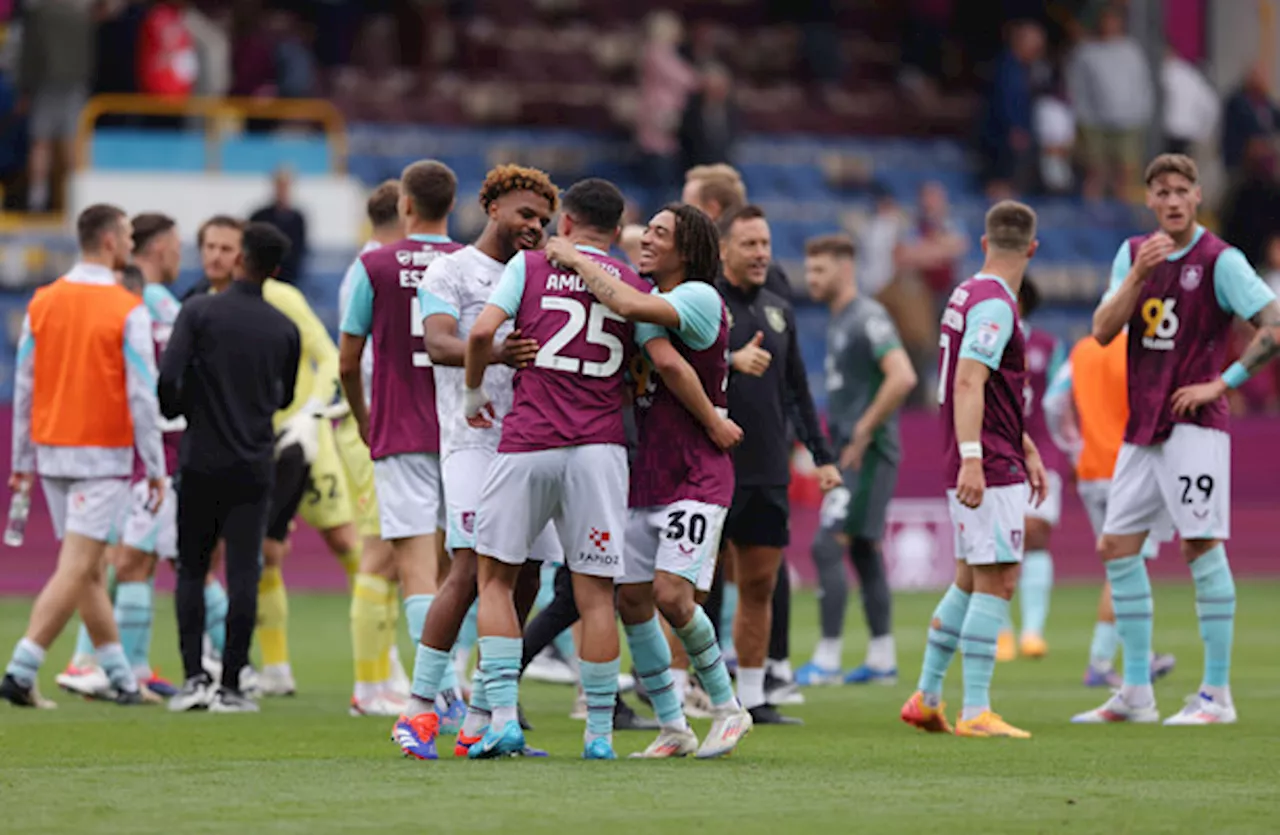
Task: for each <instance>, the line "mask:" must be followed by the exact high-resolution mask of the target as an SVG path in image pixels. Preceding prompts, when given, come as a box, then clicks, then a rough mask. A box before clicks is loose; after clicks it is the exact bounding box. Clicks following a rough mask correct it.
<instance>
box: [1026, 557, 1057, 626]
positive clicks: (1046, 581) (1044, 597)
mask: <svg viewBox="0 0 1280 835" xmlns="http://www.w3.org/2000/svg"><path fill="white" fill-rule="evenodd" d="M1052 591H1053V557H1052V556H1050V554H1049V552H1048V551H1028V552H1027V554H1026V556H1025V557H1023V558H1022V580H1021V581H1020V582H1019V583H1018V596H1019V598H1021V601H1020V602H1021V604H1022V634H1023V635H1044V624H1045V621H1046V620H1048V619H1049V595H1050V593H1051V592H1052Z"/></svg>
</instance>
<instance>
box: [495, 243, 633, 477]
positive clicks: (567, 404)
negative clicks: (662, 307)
mask: <svg viewBox="0 0 1280 835" xmlns="http://www.w3.org/2000/svg"><path fill="white" fill-rule="evenodd" d="M579 249H581V250H582V251H583V252H586V253H587V254H589V255H590V256H591V257H592V258H594V259H596V260H597V261H599V262H600V263H601V264H602V265H603V266H604V268H605V269H606V270H607V271H609V272H610V273H612V274H613V275H614V276H616V277H617V278H620V279H621V280H622V281H624V282H626V283H627V284H630V285H631V286H632V287H634V288H635V289H637V290H639V291H640V292H642V293H648V292H649V291H650V290H651V289H652V287H651V286H650V285H649V284H648V283H647V282H646V281H645V280H644V279H642V278H640V276H638V275H636V274H635V272H633V271H632V270H631V268H630V267H628V266H626V265H625V264H623V263H621V262H620V261H617V260H614V259H613V258H610V257H609V256H608V255H606V254H604V253H603V252H601V251H600V250H598V249H594V248H591V247H579ZM489 304H492V305H495V306H497V307H499V308H501V309H502V310H503V311H504V312H505V313H506V314H507V315H508V316H511V317H512V318H514V319H515V328H516V330H518V331H520V333H521V335H523V336H524V337H526V338H530V339H534V340H536V341H537V343H538V345H539V346H540V347H539V350H538V355H537V358H536V359H535V360H534V362H533V364H532V365H529V366H527V367H525V368H522V369H520V370H519V371H517V372H516V374H515V380H514V395H513V402H512V406H511V412H510V414H508V415H507V416H506V417H505V419H504V420H503V422H502V441H501V442H500V443H499V445H498V452H503V453H506V452H536V451H538V450H544V449H560V448H562V447H571V446H584V445H586V444H618V445H625V444H626V442H627V437H626V432H625V430H624V428H623V424H622V407H623V398H624V394H625V392H624V386H625V382H624V379H623V375H624V374H625V372H626V369H627V366H628V364H629V362H630V360H631V357H632V356H633V355H634V354H635V352H636V350H637V348H636V343H635V326H634V325H632V324H631V323H630V322H628V321H626V320H625V319H623V318H622V317H621V316H618V315H617V314H616V313H614V312H612V311H611V310H609V309H608V308H607V307H605V306H604V305H602V304H600V302H598V301H596V298H595V296H593V295H592V294H591V291H590V290H589V289H588V288H587V285H586V282H584V281H583V280H582V277H581V276H579V275H578V274H577V273H575V272H572V271H570V270H565V269H563V268H561V267H559V266H558V265H553V264H551V263H550V262H549V261H548V260H547V256H546V254H545V253H543V252H540V251H539V252H522V253H519V254H518V255H516V257H515V258H513V259H511V261H510V262H508V264H507V267H506V269H505V270H504V271H503V273H502V278H501V280H500V281H499V282H498V287H497V289H495V290H494V292H493V295H492V296H490V297H489Z"/></svg>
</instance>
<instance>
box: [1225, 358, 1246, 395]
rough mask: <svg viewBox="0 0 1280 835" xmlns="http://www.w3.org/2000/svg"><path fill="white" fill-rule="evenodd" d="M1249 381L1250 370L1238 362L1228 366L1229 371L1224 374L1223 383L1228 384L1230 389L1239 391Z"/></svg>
mask: <svg viewBox="0 0 1280 835" xmlns="http://www.w3.org/2000/svg"><path fill="white" fill-rule="evenodd" d="M1248 380H1249V369H1247V368H1245V367H1244V366H1243V365H1241V364H1240V363H1238V362H1233V363H1231V365H1229V366H1227V370H1226V371H1224V372H1222V382H1224V383H1226V384H1227V388H1229V389H1238V388H1240V387H1241V386H1243V385H1244V384H1245V383H1246V382H1248Z"/></svg>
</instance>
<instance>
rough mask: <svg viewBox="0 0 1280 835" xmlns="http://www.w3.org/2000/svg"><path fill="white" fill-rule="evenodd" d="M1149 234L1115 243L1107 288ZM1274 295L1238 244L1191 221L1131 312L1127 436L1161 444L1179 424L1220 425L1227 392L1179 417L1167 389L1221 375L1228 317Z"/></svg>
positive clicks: (1251, 310) (1248, 312) (1252, 310)
mask: <svg viewBox="0 0 1280 835" xmlns="http://www.w3.org/2000/svg"><path fill="white" fill-rule="evenodd" d="M1149 237H1151V236H1150V235H1139V236H1137V237H1134V238H1130V239H1129V240H1127V241H1125V242H1124V243H1123V244H1122V245H1121V246H1120V252H1119V253H1117V254H1116V259H1115V262H1114V263H1113V264H1112V265H1111V287H1112V290H1114V289H1115V288H1117V287H1118V286H1119V284H1120V283H1121V282H1123V281H1124V278H1125V275H1127V274H1128V272H1129V269H1130V266H1131V265H1132V264H1133V262H1134V260H1136V258H1137V255H1138V249H1139V247H1141V246H1142V244H1143V242H1144V241H1146V240H1147V238H1149ZM1117 276H1118V277H1119V281H1117ZM1274 298H1275V296H1274V294H1272V292H1271V290H1270V289H1268V288H1267V285H1266V284H1265V283H1264V282H1263V281H1262V279H1261V278H1259V277H1258V274H1257V273H1256V272H1254V271H1253V268H1252V267H1250V266H1249V262H1248V261H1247V260H1246V259H1245V257H1244V255H1243V254H1242V253H1241V252H1240V250H1238V249H1234V248H1233V247H1231V246H1229V245H1228V244H1227V243H1226V242H1225V241H1223V240H1222V239H1221V238H1219V237H1218V236H1217V235H1214V234H1213V233H1212V232H1208V231H1206V230H1205V229H1204V228H1202V227H1197V228H1196V233H1195V237H1194V238H1192V241H1191V243H1190V245H1188V246H1187V247H1185V248H1184V249H1182V250H1180V251H1178V252H1175V253H1173V254H1172V255H1171V256H1169V258H1167V259H1166V260H1165V261H1164V262H1162V263H1161V264H1160V265H1159V266H1158V267H1156V268H1155V269H1154V270H1152V271H1151V275H1150V276H1148V277H1147V280H1146V282H1144V283H1143V285H1142V292H1141V293H1140V295H1139V296H1138V303H1137V304H1136V305H1134V308H1133V315H1132V316H1131V317H1130V318H1129V423H1128V426H1126V427H1125V433H1124V440H1125V442H1126V443H1130V444H1137V445H1139V446H1149V445H1151V444H1159V443H1163V442H1164V441H1165V440H1167V439H1168V437H1169V435H1170V434H1171V433H1172V432H1173V427H1174V424H1177V423H1194V424H1198V425H1200V426H1204V427H1206V428H1209V429H1220V430H1223V431H1225V430H1226V428H1227V401H1226V398H1220V399H1219V400H1217V401H1215V402H1213V403H1207V404H1205V405H1204V406H1202V407H1201V408H1200V409H1199V410H1198V411H1197V412H1196V413H1195V414H1192V415H1188V416H1186V417H1179V416H1177V415H1175V414H1174V413H1173V409H1172V408H1171V401H1172V398H1173V393H1174V392H1175V391H1177V390H1178V389H1180V388H1182V387H1183V386H1189V385H1194V384H1195V383H1207V382H1209V381H1210V380H1213V379H1214V378H1216V377H1217V376H1218V375H1219V374H1221V373H1222V368H1223V365H1224V364H1225V362H1226V353H1227V343H1228V341H1229V339H1230V333H1231V317H1232V316H1233V315H1238V316H1240V317H1241V318H1242V319H1249V318H1251V317H1252V316H1254V314H1256V313H1257V312H1258V311H1259V310H1261V309H1262V308H1263V307H1264V306H1266V304H1267V303H1268V302H1270V301H1271V300H1272V299H1274Z"/></svg>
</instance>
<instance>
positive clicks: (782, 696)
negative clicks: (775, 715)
mask: <svg viewBox="0 0 1280 835" xmlns="http://www.w3.org/2000/svg"><path fill="white" fill-rule="evenodd" d="M764 700H765V701H766V702H768V703H769V704H771V705H802V704H804V694H802V693H801V692H800V688H799V687H797V686H796V683H795V682H794V681H787V680H786V679H785V678H779V677H778V676H775V675H774V674H773V673H769V672H766V673H765V674H764Z"/></svg>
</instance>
